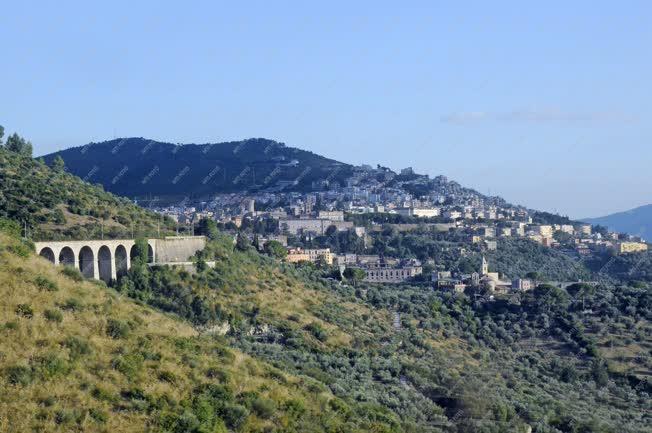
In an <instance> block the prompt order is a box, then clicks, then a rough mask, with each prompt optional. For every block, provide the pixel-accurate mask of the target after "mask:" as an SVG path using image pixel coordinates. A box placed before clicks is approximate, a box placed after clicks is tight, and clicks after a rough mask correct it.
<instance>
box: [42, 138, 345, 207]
mask: <svg viewBox="0 0 652 433" xmlns="http://www.w3.org/2000/svg"><path fill="white" fill-rule="evenodd" d="M57 155H59V156H61V157H62V158H63V159H64V160H65V162H66V167H67V170H68V171H69V172H71V173H73V174H75V175H77V176H79V177H81V178H84V179H86V180H89V181H91V182H93V183H100V184H102V185H104V187H105V188H106V189H107V190H108V191H111V192H113V193H116V194H119V195H123V196H128V197H140V196H145V195H157V196H167V197H170V196H180V197H185V196H186V195H188V194H192V195H193V197H202V196H208V195H211V194H215V193H224V192H242V191H256V190H260V189H274V188H282V189H283V190H285V191H305V190H308V189H310V188H311V186H312V182H313V181H317V180H328V181H331V182H334V181H339V182H343V180H344V179H345V178H347V177H349V176H350V175H351V172H352V168H353V167H352V166H351V165H348V164H344V163H341V162H338V161H334V160H332V159H328V158H325V157H322V156H320V155H317V154H314V153H312V152H308V151H305V150H300V149H296V148H292V147H286V146H285V145H284V144H283V143H278V142H276V141H272V140H267V139H262V138H255V139H248V140H243V141H232V142H228V143H214V144H201V145H197V144H187V145H175V144H171V143H162V142H158V141H154V140H148V139H145V138H119V139H115V140H110V141H105V142H102V143H90V144H87V145H85V146H82V147H74V148H70V149H66V150H63V151H60V152H56V153H52V154H49V155H46V156H45V157H44V158H45V160H46V162H47V163H48V164H51V162H52V161H53V160H54V158H55V157H56V156H57Z"/></svg>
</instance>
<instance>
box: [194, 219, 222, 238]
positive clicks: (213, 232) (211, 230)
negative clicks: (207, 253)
mask: <svg viewBox="0 0 652 433" xmlns="http://www.w3.org/2000/svg"><path fill="white" fill-rule="evenodd" d="M196 230H197V233H198V234H200V235H204V236H206V237H207V238H208V239H211V240H215V239H217V235H218V230H217V223H216V222H215V221H214V220H212V219H210V218H202V219H200V220H199V223H198V224H197V228H196Z"/></svg>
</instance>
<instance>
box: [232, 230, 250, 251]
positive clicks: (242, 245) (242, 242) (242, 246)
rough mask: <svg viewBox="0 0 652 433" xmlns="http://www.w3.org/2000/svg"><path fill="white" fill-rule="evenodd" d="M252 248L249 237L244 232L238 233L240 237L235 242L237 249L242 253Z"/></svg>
mask: <svg viewBox="0 0 652 433" xmlns="http://www.w3.org/2000/svg"><path fill="white" fill-rule="evenodd" d="M250 246H251V244H250V243H249V239H247V236H245V234H244V233H242V232H238V236H237V238H236V240H235V247H236V248H237V249H238V250H240V251H247V250H248V249H249V247H250Z"/></svg>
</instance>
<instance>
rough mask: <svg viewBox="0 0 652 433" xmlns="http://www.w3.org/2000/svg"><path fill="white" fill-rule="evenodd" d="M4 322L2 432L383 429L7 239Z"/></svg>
mask: <svg viewBox="0 0 652 433" xmlns="http://www.w3.org/2000/svg"><path fill="white" fill-rule="evenodd" d="M0 318H2V319H1V320H0V383H1V384H2V385H1V388H2V390H3V391H2V393H0V431H3V432H5V431H6V432H28V431H30V432H33V431H40V432H70V431H97V432H145V431H169V432H178V433H182V432H219V431H227V430H229V431H235V430H237V431H273V430H274V428H276V427H278V428H281V429H283V430H285V431H297V432H299V431H301V432H306V431H315V432H317V431H325V430H326V429H327V428H328V429H335V430H331V431H339V429H345V430H346V431H358V430H357V428H356V427H355V425H357V424H361V427H360V428H361V429H362V430H361V431H371V430H374V428H375V427H374V425H375V424H374V423H373V422H371V423H369V424H366V425H364V424H363V423H359V422H351V421H349V419H348V418H349V416H347V415H346V414H343V413H341V411H338V408H339V407H340V406H339V403H338V401H337V399H335V397H334V396H333V395H332V394H331V393H330V391H328V389H326V388H323V387H316V386H315V384H314V380H312V379H310V378H305V377H304V378H299V377H295V376H291V375H287V374H285V373H283V372H281V371H279V370H278V369H276V368H274V367H272V366H271V365H270V364H268V363H265V362H261V361H258V360H256V359H253V358H251V357H250V356H247V355H244V354H243V353H242V352H241V351H239V350H235V349H232V348H229V347H228V346H227V345H226V344H225V342H224V341H221V340H220V339H219V338H215V337H210V336H201V335H199V333H198V332H197V331H196V330H195V329H194V328H193V327H191V326H190V325H189V324H188V323H184V321H182V320H180V319H179V318H175V317H171V316H167V315H164V314H162V313H160V312H157V311H155V310H153V309H152V308H151V307H147V306H144V305H139V304H136V303H135V302H134V301H132V300H130V299H128V298H125V297H124V296H121V295H119V294H118V293H116V292H114V291H113V290H110V289H107V288H106V287H103V286H102V285H97V284H94V283H91V282H85V281H81V278H80V276H79V274H77V273H76V272H74V271H72V270H70V269H61V268H55V267H53V266H52V265H51V264H50V263H48V262H46V261H45V260H43V259H41V258H39V257H36V256H34V255H32V254H31V253H30V252H29V246H28V245H25V244H23V243H21V242H20V241H19V240H17V239H15V238H12V237H10V236H7V235H5V234H0ZM378 425H379V426H382V425H381V423H379V424H378ZM346 426H348V427H346Z"/></svg>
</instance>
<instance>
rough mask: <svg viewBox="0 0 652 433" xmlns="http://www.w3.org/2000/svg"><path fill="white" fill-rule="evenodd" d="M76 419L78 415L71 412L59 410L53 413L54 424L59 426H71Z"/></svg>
mask: <svg viewBox="0 0 652 433" xmlns="http://www.w3.org/2000/svg"><path fill="white" fill-rule="evenodd" d="M77 418H78V414H77V413H76V412H75V411H73V410H68V409H59V410H57V411H56V412H54V422H55V423H57V424H59V425H66V424H72V423H73V422H75V421H76V419H77Z"/></svg>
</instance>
